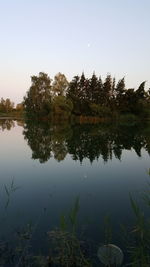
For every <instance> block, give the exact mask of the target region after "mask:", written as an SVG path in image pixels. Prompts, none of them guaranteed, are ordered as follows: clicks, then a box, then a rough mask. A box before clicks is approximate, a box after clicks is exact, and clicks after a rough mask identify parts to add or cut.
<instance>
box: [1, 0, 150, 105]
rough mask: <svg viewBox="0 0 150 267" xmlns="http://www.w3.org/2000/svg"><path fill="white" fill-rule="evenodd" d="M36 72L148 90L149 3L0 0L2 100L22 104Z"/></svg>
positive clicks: (126, 0)
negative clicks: (108, 80) (80, 76)
mask: <svg viewBox="0 0 150 267" xmlns="http://www.w3.org/2000/svg"><path fill="white" fill-rule="evenodd" d="M40 71H44V72H46V73H48V74H49V75H50V77H51V78H53V77H54V75H55V74H56V73H58V72H62V73H64V74H65V75H66V77H67V78H68V80H71V79H72V78H73V76H74V75H77V74H81V72H82V71H84V72H85V75H86V76H87V77H90V76H91V74H92V73H93V71H95V72H96V74H97V75H98V76H99V75H101V76H102V78H104V77H105V76H106V74H107V73H111V74H112V76H115V77H116V79H119V78H122V77H123V76H125V79H126V85H127V87H128V88H129V87H130V88H131V87H138V85H139V84H140V83H141V82H142V81H144V80H147V81H148V82H147V87H149V86H150V0H0V98H1V97H4V98H6V97H9V98H10V99H11V100H12V101H14V102H15V103H19V102H20V101H22V98H23V96H24V95H25V93H26V91H27V90H28V88H29V87H30V84H31V82H30V76H31V75H37V74H38V73H39V72H40Z"/></svg>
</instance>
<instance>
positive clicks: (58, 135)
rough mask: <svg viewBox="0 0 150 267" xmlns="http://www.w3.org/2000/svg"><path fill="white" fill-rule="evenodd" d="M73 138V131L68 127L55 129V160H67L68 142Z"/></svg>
mask: <svg viewBox="0 0 150 267" xmlns="http://www.w3.org/2000/svg"><path fill="white" fill-rule="evenodd" d="M70 136H71V130H70V127H68V125H65V127H62V125H59V126H55V127H53V133H52V151H53V155H54V158H55V159H56V160H57V161H62V160H64V159H65V157H66V155H67V153H68V149H67V142H66V140H68V139H69V138H70Z"/></svg>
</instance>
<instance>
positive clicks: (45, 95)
mask: <svg viewBox="0 0 150 267" xmlns="http://www.w3.org/2000/svg"><path fill="white" fill-rule="evenodd" d="M31 82H32V84H31V87H30V89H29V91H28V92H27V95H26V96H25V97H24V108H25V111H26V112H27V113H28V114H34V115H36V116H41V115H47V114H48V113H49V112H50V109H51V79H50V78H49V76H48V75H47V74H46V73H44V72H40V73H39V76H32V77H31Z"/></svg>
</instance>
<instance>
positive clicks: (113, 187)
mask: <svg viewBox="0 0 150 267" xmlns="http://www.w3.org/2000/svg"><path fill="white" fill-rule="evenodd" d="M149 153H150V127H148V126H146V125H144V126H141V125H128V126H127V125H119V126H118V125H114V124H112V125H109V126H108V125H72V126H71V125H67V124H60V125H45V124H43V123H42V124H35V123H31V122H26V123H25V122H24V121H13V120H0V190H1V191H0V217H1V218H0V238H1V239H2V240H8V241H9V242H12V240H13V239H14V240H15V237H14V236H15V235H14V233H15V232H17V231H19V230H20V229H22V228H23V227H25V225H27V224H29V223H30V224H31V225H32V226H33V229H34V231H33V235H32V240H31V243H32V247H33V250H35V251H36V253H39V252H40V253H46V250H47V244H48V243H47V242H48V241H47V232H48V231H51V230H52V229H54V228H55V227H57V226H59V221H60V217H61V215H62V214H64V215H66V217H67V214H69V211H70V209H71V208H72V207H73V205H74V202H75V199H76V198H77V197H79V202H80V208H79V212H78V223H77V225H78V231H79V232H80V233H81V232H82V233H83V235H84V236H85V238H86V239H88V240H89V242H91V244H94V249H95V247H96V246H98V245H99V244H103V243H104V242H105V236H104V218H105V216H109V218H110V220H111V229H112V243H114V244H116V245H119V246H123V242H122V240H121V234H120V231H119V227H120V225H121V224H124V225H125V226H126V227H128V228H129V229H130V226H131V225H132V223H133V222H134V215H133V212H132V209H131V203H130V200H129V193H130V194H132V195H133V196H134V197H135V198H136V199H138V198H140V193H141V192H142V191H144V190H145V189H146V188H147V184H148V182H149V176H148V174H147V172H148V170H149V168H150V162H149ZM145 214H148V211H147V210H145ZM94 249H93V251H94ZM95 253H96V251H95Z"/></svg>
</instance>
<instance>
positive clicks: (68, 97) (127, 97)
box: [1, 72, 150, 119]
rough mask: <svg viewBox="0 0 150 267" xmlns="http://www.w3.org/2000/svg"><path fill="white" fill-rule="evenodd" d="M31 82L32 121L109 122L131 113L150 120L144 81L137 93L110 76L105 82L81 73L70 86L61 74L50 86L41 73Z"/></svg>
mask: <svg viewBox="0 0 150 267" xmlns="http://www.w3.org/2000/svg"><path fill="white" fill-rule="evenodd" d="M31 82H32V84H31V87H30V89H29V91H28V92H27V94H26V96H25V97H24V108H25V111H26V113H27V114H28V115H30V116H33V117H36V116H37V117H45V116H47V117H48V116H49V117H50V114H51V115H52V117H53V118H54V119H60V118H64V119H65V118H66V119H68V118H69V117H70V115H75V116H98V117H100V118H102V117H107V118H110V117H114V114H128V113H132V114H133V115H137V116H139V117H141V118H142V119H143V118H149V117H150V93H149V91H148V92H146V91H145V81H144V82H142V83H141V85H140V86H139V88H138V89H137V90H134V89H132V88H130V89H126V86H125V79H124V77H123V78H122V79H120V80H119V81H118V83H116V80H115V78H112V77H111V75H110V74H108V75H107V76H106V78H105V80H104V82H103V81H102V79H101V77H100V78H98V77H97V76H96V74H95V73H93V75H92V77H91V78H86V77H85V75H84V73H82V74H81V76H75V77H74V78H73V79H72V81H71V82H68V81H67V79H66V77H65V75H64V74H62V73H58V74H57V75H55V77H54V81H53V84H52V85H51V79H50V78H49V77H48V75H47V74H45V73H43V72H40V73H39V76H33V77H31ZM2 102H3V101H2ZM1 106H2V105H1ZM17 108H18V110H19V106H18V107H17ZM112 115H113V116H112ZM117 116H118V115H117Z"/></svg>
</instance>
